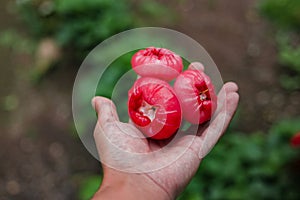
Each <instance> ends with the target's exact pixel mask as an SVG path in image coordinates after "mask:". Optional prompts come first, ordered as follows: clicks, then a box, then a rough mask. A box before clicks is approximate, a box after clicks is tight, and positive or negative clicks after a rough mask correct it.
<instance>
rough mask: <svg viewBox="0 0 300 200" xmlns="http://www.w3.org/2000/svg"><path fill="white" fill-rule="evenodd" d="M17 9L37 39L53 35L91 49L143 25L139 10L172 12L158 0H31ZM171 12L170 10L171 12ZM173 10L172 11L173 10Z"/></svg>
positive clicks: (156, 14) (155, 14)
mask: <svg viewBox="0 0 300 200" xmlns="http://www.w3.org/2000/svg"><path fill="white" fill-rule="evenodd" d="M18 2H20V3H18V5H17V10H18V13H19V15H20V17H21V19H22V20H23V21H24V22H25V24H26V25H27V27H28V30H29V32H30V34H31V36H32V37H34V38H35V39H39V38H44V37H53V38H55V39H56V41H57V42H58V43H59V44H60V45H62V46H71V47H73V48H75V49H78V50H81V51H83V50H91V48H93V47H94V46H95V45H96V44H98V43H100V42H101V41H103V40H104V39H106V38H108V37H109V36H111V35H114V34H116V33H119V32H121V31H124V30H127V29H130V28H133V27H135V26H139V25H142V23H143V22H142V21H139V20H137V19H141V18H142V17H139V16H137V15H138V13H146V14H147V15H148V16H147V17H148V18H152V19H153V20H154V21H155V19H159V18H160V17H162V14H163V13H166V12H169V11H167V9H166V8H165V7H164V6H162V5H161V4H159V3H157V2H155V1H146V0H143V1H139V2H134V1H132V0H123V1H116V0H63V1H62V0H28V1H18ZM169 13H170V12H169ZM170 14H171V13H170Z"/></svg>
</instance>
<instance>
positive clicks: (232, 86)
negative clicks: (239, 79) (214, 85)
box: [224, 82, 239, 92]
mask: <svg viewBox="0 0 300 200" xmlns="http://www.w3.org/2000/svg"><path fill="white" fill-rule="evenodd" d="M224 87H225V90H226V92H237V91H238V89H239V87H238V86H237V84H236V83H234V82H227V83H225V84H224Z"/></svg>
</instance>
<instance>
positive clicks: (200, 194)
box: [179, 119, 300, 200]
mask: <svg viewBox="0 0 300 200" xmlns="http://www.w3.org/2000/svg"><path fill="white" fill-rule="evenodd" d="M299 120H300V119H294V120H288V121H282V122H280V123H279V124H277V125H274V126H273V127H272V128H271V129H270V130H269V132H268V134H263V133H254V134H244V133H234V132H230V133H226V134H225V135H224V136H223V138H222V139H221V141H220V143H219V144H217V146H216V147H215V148H214V149H213V150H212V152H211V153H210V154H209V155H208V156H207V158H205V159H204V160H203V161H202V163H201V165H200V168H199V171H198V173H197V174H196V176H195V177H194V179H193V180H192V182H191V183H190V184H189V186H188V188H187V189H186V190H185V191H184V193H183V194H182V195H181V197H180V198H179V199H185V200H186V199H188V200H192V199H297V198H299V197H300V194H299V192H298V188H299V183H298V181H297V180H298V179H299V178H300V174H299V172H298V170H297V168H293V166H294V165H295V163H296V162H297V161H296V158H297V156H299V155H300V152H299V150H297V149H293V148H292V147H291V146H290V144H289V142H290V138H291V136H292V135H293V134H295V133H296V132H297V131H299V130H300V124H299ZM298 162H299V160H298Z"/></svg>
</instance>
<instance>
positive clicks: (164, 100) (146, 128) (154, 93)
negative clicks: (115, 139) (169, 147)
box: [128, 77, 182, 140]
mask: <svg viewBox="0 0 300 200" xmlns="http://www.w3.org/2000/svg"><path fill="white" fill-rule="evenodd" d="M128 113H129V117H130V119H131V120H132V122H133V123H134V124H135V126H136V127H137V128H138V129H140V130H141V131H142V132H143V133H144V135H145V136H147V137H150V138H152V139H157V140H161V139H167V138H169V137H171V136H172V135H173V134H175V133H176V131H177V130H178V128H179V127H180V124H181V120H182V112H181V107H180V102H179V100H178V98H177V97H176V94H175V91H174V89H173V88H172V87H171V86H170V85H169V84H168V83H167V82H165V81H162V80H159V79H156V78H152V77H142V78H140V79H138V80H136V82H135V83H134V85H133V86H132V88H131V89H130V90H129V92H128ZM151 116H152V117H151Z"/></svg>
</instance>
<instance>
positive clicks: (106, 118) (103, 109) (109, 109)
mask: <svg viewBox="0 0 300 200" xmlns="http://www.w3.org/2000/svg"><path fill="white" fill-rule="evenodd" d="M92 106H93V107H94V109H95V111H96V112H97V114H98V122H99V124H100V126H101V127H102V128H104V127H105V124H108V123H111V122H118V121H119V117H118V114H117V111H116V106H115V105H114V103H113V102H112V101H111V100H110V99H107V98H105V97H100V96H97V97H94V98H93V99H92Z"/></svg>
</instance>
